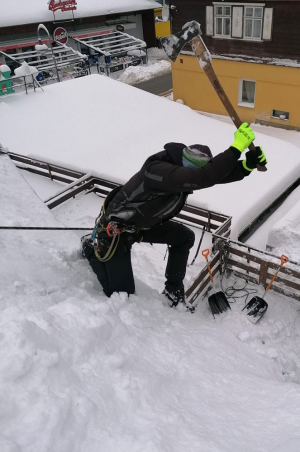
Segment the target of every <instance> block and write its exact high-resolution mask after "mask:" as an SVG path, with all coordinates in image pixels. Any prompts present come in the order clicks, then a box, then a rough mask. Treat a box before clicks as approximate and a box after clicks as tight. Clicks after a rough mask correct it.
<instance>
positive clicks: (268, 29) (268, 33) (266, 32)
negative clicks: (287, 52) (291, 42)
mask: <svg viewBox="0 0 300 452" xmlns="http://www.w3.org/2000/svg"><path fill="white" fill-rule="evenodd" d="M272 25H273V8H265V12H264V29H263V40H264V41H267V40H269V41H270V40H271V39H272Z"/></svg>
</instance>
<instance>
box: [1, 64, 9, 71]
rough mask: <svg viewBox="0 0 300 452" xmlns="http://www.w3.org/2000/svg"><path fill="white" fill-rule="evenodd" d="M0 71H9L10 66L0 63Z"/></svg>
mask: <svg viewBox="0 0 300 452" xmlns="http://www.w3.org/2000/svg"><path fill="white" fill-rule="evenodd" d="M0 72H10V68H9V67H8V66H7V65H6V64H0Z"/></svg>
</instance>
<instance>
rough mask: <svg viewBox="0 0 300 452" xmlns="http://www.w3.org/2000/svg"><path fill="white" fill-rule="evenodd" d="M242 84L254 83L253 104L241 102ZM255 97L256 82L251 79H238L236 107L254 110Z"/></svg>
mask: <svg viewBox="0 0 300 452" xmlns="http://www.w3.org/2000/svg"><path fill="white" fill-rule="evenodd" d="M243 82H253V83H255V90H254V100H253V103H252V102H243ZM255 96H256V80H252V79H248V78H240V79H239V95H238V106H239V107H246V108H254V105H255Z"/></svg>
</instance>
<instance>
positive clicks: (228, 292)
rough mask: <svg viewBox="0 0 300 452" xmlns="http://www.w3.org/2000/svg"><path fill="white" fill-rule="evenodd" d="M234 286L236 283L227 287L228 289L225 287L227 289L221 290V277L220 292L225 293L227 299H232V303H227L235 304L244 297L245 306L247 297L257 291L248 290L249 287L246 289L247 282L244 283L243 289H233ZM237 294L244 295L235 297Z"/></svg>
mask: <svg viewBox="0 0 300 452" xmlns="http://www.w3.org/2000/svg"><path fill="white" fill-rule="evenodd" d="M235 284H236V283H234V284H233V286H229V287H227V289H225V290H224V289H223V275H222V278H221V288H222V291H223V292H224V293H225V295H226V298H227V299H232V300H233V301H228V303H236V301H237V300H238V299H239V298H244V297H246V298H245V304H246V303H247V300H248V297H249V296H250V295H253V294H255V293H257V290H256V289H252V288H250V287H247V286H248V282H247V281H246V282H245V285H244V287H241V288H237V287H235ZM239 292H244V293H243V294H240V295H235V294H237V293H239Z"/></svg>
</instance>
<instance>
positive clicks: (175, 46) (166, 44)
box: [160, 20, 202, 61]
mask: <svg viewBox="0 0 300 452" xmlns="http://www.w3.org/2000/svg"><path fill="white" fill-rule="evenodd" d="M201 34H202V33H201V30H200V24H199V23H198V22H196V21H195V20H193V21H192V22H188V23H186V24H185V25H184V26H183V27H182V30H181V31H179V32H178V33H176V34H175V35H170V36H167V37H165V38H161V39H160V42H161V45H162V47H163V49H164V51H165V52H166V54H167V55H168V57H169V58H170V59H171V60H172V61H175V60H176V59H177V57H178V55H179V54H180V52H181V50H182V48H183V47H184V46H185V44H187V43H188V42H190V41H191V40H192V39H193V38H195V37H196V36H197V35H201Z"/></svg>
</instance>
